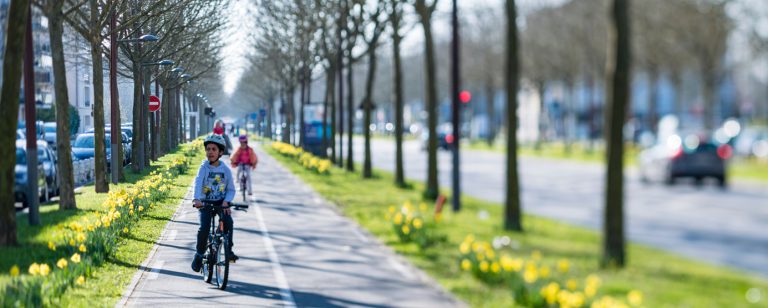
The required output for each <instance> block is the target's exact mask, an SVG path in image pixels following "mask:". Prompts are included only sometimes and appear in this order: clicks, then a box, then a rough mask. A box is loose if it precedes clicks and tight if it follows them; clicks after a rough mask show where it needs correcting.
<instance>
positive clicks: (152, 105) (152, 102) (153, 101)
mask: <svg viewBox="0 0 768 308" xmlns="http://www.w3.org/2000/svg"><path fill="white" fill-rule="evenodd" d="M159 109H160V98H158V97H157V96H154V95H150V96H149V111H151V112H155V111H157V110H159Z"/></svg>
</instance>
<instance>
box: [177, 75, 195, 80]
mask: <svg viewBox="0 0 768 308" xmlns="http://www.w3.org/2000/svg"><path fill="white" fill-rule="evenodd" d="M179 77H181V79H187V78H189V77H192V75H190V74H182V75H181V76H179Z"/></svg>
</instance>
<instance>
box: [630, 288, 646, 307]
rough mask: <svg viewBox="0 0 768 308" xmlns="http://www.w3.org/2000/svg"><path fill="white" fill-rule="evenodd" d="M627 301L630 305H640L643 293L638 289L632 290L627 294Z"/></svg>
mask: <svg viewBox="0 0 768 308" xmlns="http://www.w3.org/2000/svg"><path fill="white" fill-rule="evenodd" d="M627 302H629V304H630V305H632V306H640V305H642V304H643V293H642V292H640V291H638V290H632V291H630V292H629V294H627Z"/></svg>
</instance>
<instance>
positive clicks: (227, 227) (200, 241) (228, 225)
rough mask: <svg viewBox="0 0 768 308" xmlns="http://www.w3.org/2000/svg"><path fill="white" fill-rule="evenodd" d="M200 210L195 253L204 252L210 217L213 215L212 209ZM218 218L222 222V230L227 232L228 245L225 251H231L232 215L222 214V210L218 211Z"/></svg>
mask: <svg viewBox="0 0 768 308" xmlns="http://www.w3.org/2000/svg"><path fill="white" fill-rule="evenodd" d="M199 212H200V228H199V229H197V253H199V254H204V253H205V248H206V246H208V234H209V233H211V218H212V216H213V214H214V213H213V212H214V211H213V210H211V209H201V210H199ZM218 214H219V218H220V219H221V221H223V222H224V231H225V232H226V234H227V238H228V240H229V247H225V248H224V249H226V251H231V250H232V246H233V245H234V242H233V241H232V233H234V232H233V230H234V229H233V226H232V225H233V222H232V216H231V215H227V214H224V211H219V212H218Z"/></svg>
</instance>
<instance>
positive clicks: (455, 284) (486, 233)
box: [266, 147, 768, 307]
mask: <svg viewBox="0 0 768 308" xmlns="http://www.w3.org/2000/svg"><path fill="white" fill-rule="evenodd" d="M266 148H267V150H268V151H269V152H270V153H271V154H272V156H274V157H275V158H277V159H278V160H279V161H280V162H282V163H283V165H285V166H286V167H288V168H289V169H290V170H291V171H292V172H293V173H295V174H297V175H299V176H300V177H301V178H302V179H303V180H304V181H305V182H307V183H308V184H309V185H311V186H312V187H313V188H314V189H315V190H317V191H318V192H319V193H320V194H322V195H323V196H324V197H325V198H326V199H328V200H330V201H332V202H333V203H335V204H336V205H337V206H338V207H339V208H340V209H341V210H342V211H343V212H344V213H345V215H347V216H349V217H351V218H353V219H355V220H356V221H357V222H359V223H360V224H361V225H362V226H363V227H365V228H367V229H368V230H369V231H370V232H371V233H372V234H374V235H375V236H377V237H378V238H379V239H380V240H381V241H382V242H384V243H385V244H387V245H389V246H391V247H393V248H394V249H395V250H396V251H397V252H398V253H399V254H402V255H404V256H405V257H407V258H408V259H409V260H410V261H411V262H412V263H413V264H415V265H416V266H418V267H419V268H421V269H423V270H424V271H426V272H427V273H428V274H429V275H431V276H432V277H433V278H434V279H436V280H437V281H438V282H439V283H440V284H441V285H442V286H443V287H444V288H445V289H447V290H448V291H450V292H451V293H453V294H455V295H456V296H457V297H458V298H460V299H462V300H463V301H465V302H467V303H468V304H469V305H470V306H472V307H509V306H511V305H512V303H513V298H512V293H511V290H510V289H508V288H505V287H504V286H501V285H488V284H485V283H482V282H480V281H479V280H477V279H476V278H474V277H473V276H471V275H470V274H469V273H467V272H462V271H460V269H459V267H458V258H459V255H460V252H459V249H458V247H459V244H460V243H461V241H462V240H463V239H464V237H465V236H466V235H467V234H474V235H475V236H476V237H477V238H478V239H480V240H486V241H490V240H492V239H493V237H494V236H499V235H508V236H509V237H511V238H512V239H513V240H514V241H516V242H518V243H519V244H520V248H519V250H518V251H514V252H513V253H515V254H518V255H523V256H527V255H530V253H531V252H532V251H533V250H539V251H541V252H542V254H543V256H544V261H545V262H546V261H549V262H556V261H557V260H559V259H561V258H568V259H569V260H570V261H571V263H572V267H573V270H572V273H573V275H575V277H576V278H584V277H586V276H587V275H588V274H590V273H597V274H599V275H600V276H601V278H602V279H603V281H604V286H603V287H601V293H602V294H607V295H615V296H624V295H625V294H626V293H627V292H628V291H630V290H632V289H638V290H640V291H642V292H643V293H644V294H645V296H644V303H643V304H644V306H645V307H757V306H758V305H752V306H750V304H749V303H748V302H746V300H745V292H746V291H747V290H748V289H750V288H753V287H756V288H760V289H761V290H762V293H763V294H766V292H768V281H766V280H764V279H760V278H754V277H750V276H749V275H748V274H746V273H742V272H739V271H736V270H732V269H729V268H725V267H718V266H713V265H709V264H705V263H702V262H697V261H692V260H689V259H686V258H683V257H679V256H675V255H673V254H670V253H666V252H663V251H660V250H658V249H654V248H650V247H647V246H644V245H638V244H630V245H628V247H627V249H628V259H629V264H628V266H627V267H626V268H625V269H623V270H620V271H615V270H601V269H599V268H598V260H599V258H600V249H601V237H600V234H599V233H597V232H595V231H591V230H587V229H585V228H581V227H575V226H571V225H568V224H565V223H561V222H557V221H554V220H551V219H546V218H541V217H536V216H531V215H526V216H525V217H524V220H523V224H524V228H525V233H514V232H506V231H504V230H502V225H501V223H502V221H501V217H502V207H501V206H500V205H499V204H493V203H488V202H483V201H479V200H477V199H473V198H469V197H464V198H463V199H462V204H463V209H462V211H461V212H460V213H458V214H454V213H452V212H450V210H446V211H445V213H444V216H443V221H442V222H441V223H440V225H441V226H440V232H441V233H442V234H445V235H446V236H447V240H446V241H445V242H442V243H439V244H438V245H436V246H433V247H430V248H428V249H426V250H424V251H421V250H419V249H418V248H417V247H416V245H415V244H402V243H400V242H399V241H398V239H397V236H396V235H395V233H394V231H393V230H392V227H391V225H390V224H389V223H388V222H387V221H386V220H385V215H386V213H387V209H388V207H389V206H392V205H398V206H399V205H401V204H402V203H403V202H404V201H406V200H411V201H413V202H419V201H420V200H422V199H421V198H422V189H423V185H421V184H419V183H415V184H413V188H411V189H400V188H397V187H395V186H394V185H393V184H392V183H393V182H394V181H393V177H392V175H391V174H390V173H387V172H382V171H377V172H376V178H375V179H370V180H361V176H360V175H359V174H358V173H354V174H351V173H347V172H344V171H341V170H339V169H333V170H332V175H331V176H322V175H318V174H315V173H312V172H310V171H307V170H305V169H304V168H302V167H301V166H299V165H298V164H296V163H295V162H293V161H292V160H291V159H289V158H286V157H283V156H280V155H279V154H277V153H276V152H275V151H273V150H271V148H269V147H266ZM444 194H446V193H445V192H444ZM446 195H450V194H446ZM449 205H450V201H449V202H447V204H446V208H449ZM481 211H485V212H487V213H488V214H489V215H488V217H491V218H490V219H482V218H480V215H478V213H480V212H481ZM582 281H583V280H582ZM765 301H766V299H763V301H762V302H761V304H765Z"/></svg>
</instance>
